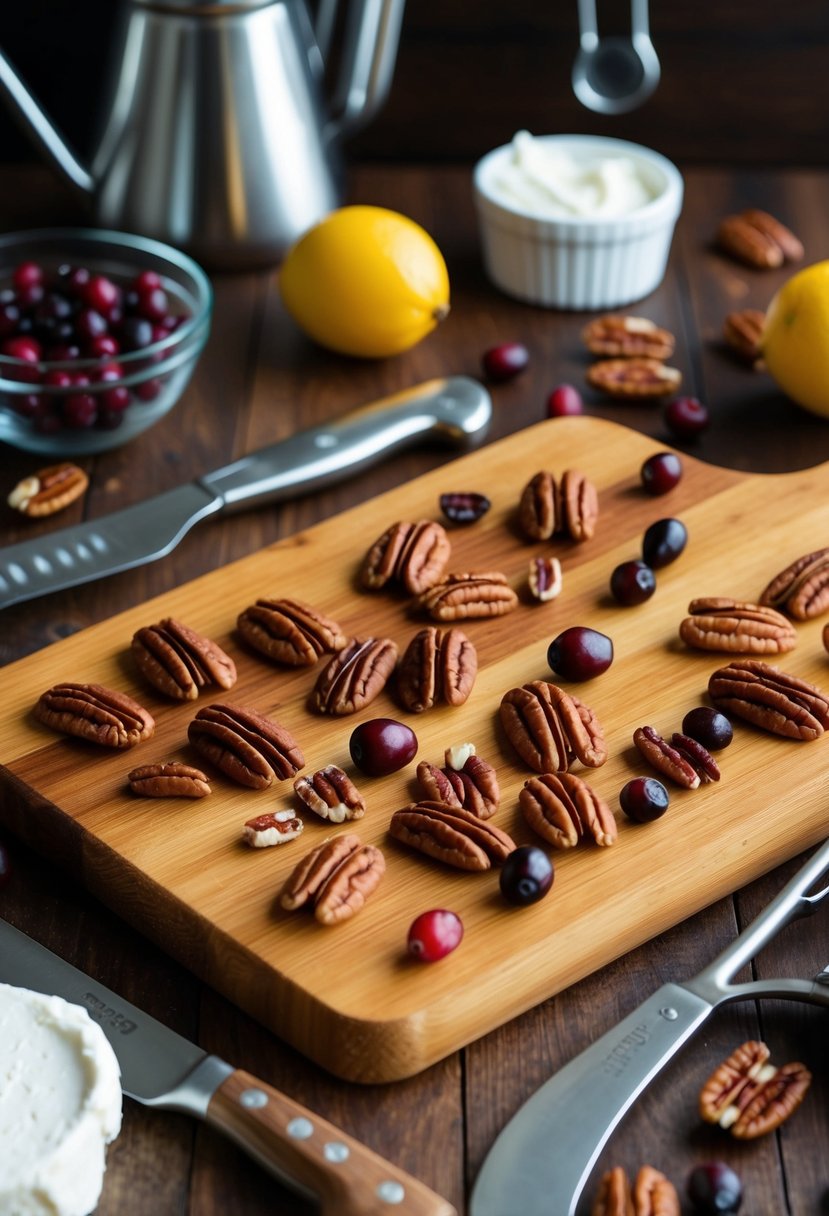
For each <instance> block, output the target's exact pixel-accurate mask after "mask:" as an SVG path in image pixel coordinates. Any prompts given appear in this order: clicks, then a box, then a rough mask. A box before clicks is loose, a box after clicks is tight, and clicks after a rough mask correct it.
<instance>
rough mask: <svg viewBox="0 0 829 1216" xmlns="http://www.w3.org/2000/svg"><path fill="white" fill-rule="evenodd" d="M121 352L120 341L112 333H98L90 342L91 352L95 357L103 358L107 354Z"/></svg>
mask: <svg viewBox="0 0 829 1216" xmlns="http://www.w3.org/2000/svg"><path fill="white" fill-rule="evenodd" d="M120 352H121V346H120V343H119V342H118V339H117V338H114V337H113V336H112V334H98V336H97V337H96V338H92V340H91V341H90V343H89V353H90V355H91V356H92V357H93V358H95V359H99V358H102V357H104V356H105V355H117V354H120Z"/></svg>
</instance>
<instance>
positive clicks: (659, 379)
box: [587, 358, 682, 398]
mask: <svg viewBox="0 0 829 1216" xmlns="http://www.w3.org/2000/svg"><path fill="white" fill-rule="evenodd" d="M587 383H588V384H589V385H590V386H591V388H595V389H597V390H598V391H599V392H600V393H606V394H607V396H608V397H628V398H648V397H667V396H668V395H669V394H670V393H675V392H676V390H677V389H678V388H679V386H680V384H681V383H682V373H681V372H680V371H679V370H678V369H677V368H675V367H668V365H667V364H666V363H661V362H660V361H659V360H658V359H643V358H638V359H597V361H596V362H595V363H594V364H593V365H592V366H591V367H589V368H588V369H587Z"/></svg>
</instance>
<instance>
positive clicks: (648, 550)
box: [642, 519, 688, 570]
mask: <svg viewBox="0 0 829 1216" xmlns="http://www.w3.org/2000/svg"><path fill="white" fill-rule="evenodd" d="M687 543H688V529H687V528H686V527H685V524H684V523H683V522H682V520H680V519H657V520H656V522H655V523H652V524H651V525H650V527H649V528H647V529H646V531H645V535H644V536H643V538H642V558H643V560H644V561H646V562H647V564H648V565H649V566H650V567H651V568H652V569H654V570H661V569H662V568H663V566H669V565H670V564H671V562H674V561H676V559H677V558H678V557H679V555H680V554H681V553H682V551H683V549H684V548H685V546H686V544H687Z"/></svg>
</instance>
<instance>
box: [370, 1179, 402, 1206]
mask: <svg viewBox="0 0 829 1216" xmlns="http://www.w3.org/2000/svg"><path fill="white" fill-rule="evenodd" d="M376 1195H377V1198H378V1199H381V1200H382V1201H383V1203H395V1204H397V1203H402V1202H403V1200H404V1199H405V1198H406V1191H405V1188H404V1187H403V1184H402V1183H400V1182H395V1181H394V1179H393V1178H387V1179H386V1181H385V1182H381V1183H380V1185H379V1186H378V1188H377V1191H376Z"/></svg>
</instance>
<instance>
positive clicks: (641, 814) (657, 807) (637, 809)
mask: <svg viewBox="0 0 829 1216" xmlns="http://www.w3.org/2000/svg"><path fill="white" fill-rule="evenodd" d="M669 802H670V796H669V794H668V791H667V790H666V789H665V786H664V785H663V784H662V782H661V781H657V779H656V778H655V777H634V778H633V780H632V781H628V783H627V785H625V786H623V787H622V790H621V792H620V794H619V805H620V806H621V808H622V810H623V811H624V812H625V814H626V815H627V817H628V819H632V820H633V822H634V823H652V822H653V820H654V819H659V818H661V816H662V815H664V814H665V812H666V811H667V809H668V803H669Z"/></svg>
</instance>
